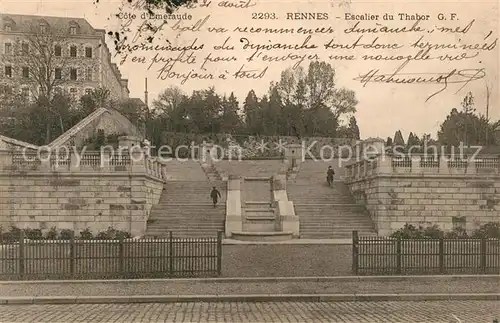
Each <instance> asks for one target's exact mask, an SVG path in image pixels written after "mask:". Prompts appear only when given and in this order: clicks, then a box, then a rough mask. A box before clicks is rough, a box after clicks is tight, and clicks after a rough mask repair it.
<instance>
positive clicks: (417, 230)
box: [390, 223, 444, 239]
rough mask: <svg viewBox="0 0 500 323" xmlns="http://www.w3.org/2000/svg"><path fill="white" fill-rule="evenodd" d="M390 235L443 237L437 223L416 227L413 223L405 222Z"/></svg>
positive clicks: (394, 236) (411, 237) (392, 236)
mask: <svg viewBox="0 0 500 323" xmlns="http://www.w3.org/2000/svg"><path fill="white" fill-rule="evenodd" d="M390 237H391V238H399V239H422V238H432V239H439V238H442V237H444V232H443V230H441V229H440V228H439V226H438V225H437V224H434V225H431V226H427V227H426V228H424V227H423V226H421V225H420V226H418V227H416V226H415V225H413V224H409V223H406V224H405V225H404V227H403V228H402V229H399V230H398V231H395V232H393V233H392V234H391V235H390Z"/></svg>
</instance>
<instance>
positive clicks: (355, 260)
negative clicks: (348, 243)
mask: <svg viewBox="0 0 500 323" xmlns="http://www.w3.org/2000/svg"><path fill="white" fill-rule="evenodd" d="M358 271H359V235H358V231H353V232H352V272H353V274H354V275H356V276H357V275H358Z"/></svg>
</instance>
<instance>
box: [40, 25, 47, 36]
mask: <svg viewBox="0 0 500 323" xmlns="http://www.w3.org/2000/svg"><path fill="white" fill-rule="evenodd" d="M46 32H47V26H46V25H40V33H42V34H45V33H46Z"/></svg>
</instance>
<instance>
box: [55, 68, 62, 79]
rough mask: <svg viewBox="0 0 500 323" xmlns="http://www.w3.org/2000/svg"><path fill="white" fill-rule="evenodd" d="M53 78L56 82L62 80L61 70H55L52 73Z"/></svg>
mask: <svg viewBox="0 0 500 323" xmlns="http://www.w3.org/2000/svg"><path fill="white" fill-rule="evenodd" d="M54 77H55V79H56V80H61V79H62V69H60V68H56V69H55V71H54Z"/></svg>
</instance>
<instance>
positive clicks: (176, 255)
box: [0, 239, 217, 279]
mask: <svg viewBox="0 0 500 323" xmlns="http://www.w3.org/2000/svg"><path fill="white" fill-rule="evenodd" d="M23 253H24V257H23V260H21V257H20V256H21V252H20V246H19V245H18V244H10V245H3V247H2V251H1V254H0V277H2V278H3V279H18V278H20V275H19V273H20V272H21V270H22V268H24V271H23V272H24V277H25V279H57V278H60V279H62V278H75V279H79V278H82V279H91V278H113V277H116V278H120V277H125V278H141V277H200V276H216V275H217V242H216V240H215V239H203V240H200V239H196V242H193V241H192V240H191V241H190V240H186V239H174V240H173V241H172V243H170V242H169V241H168V240H163V241H158V240H156V241H155V240H136V241H125V242H123V244H122V246H120V243H119V242H117V241H75V243H74V244H73V245H71V243H70V242H69V241H67V242H60V241H54V242H37V241H34V242H28V243H25V244H24V252H23Z"/></svg>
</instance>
